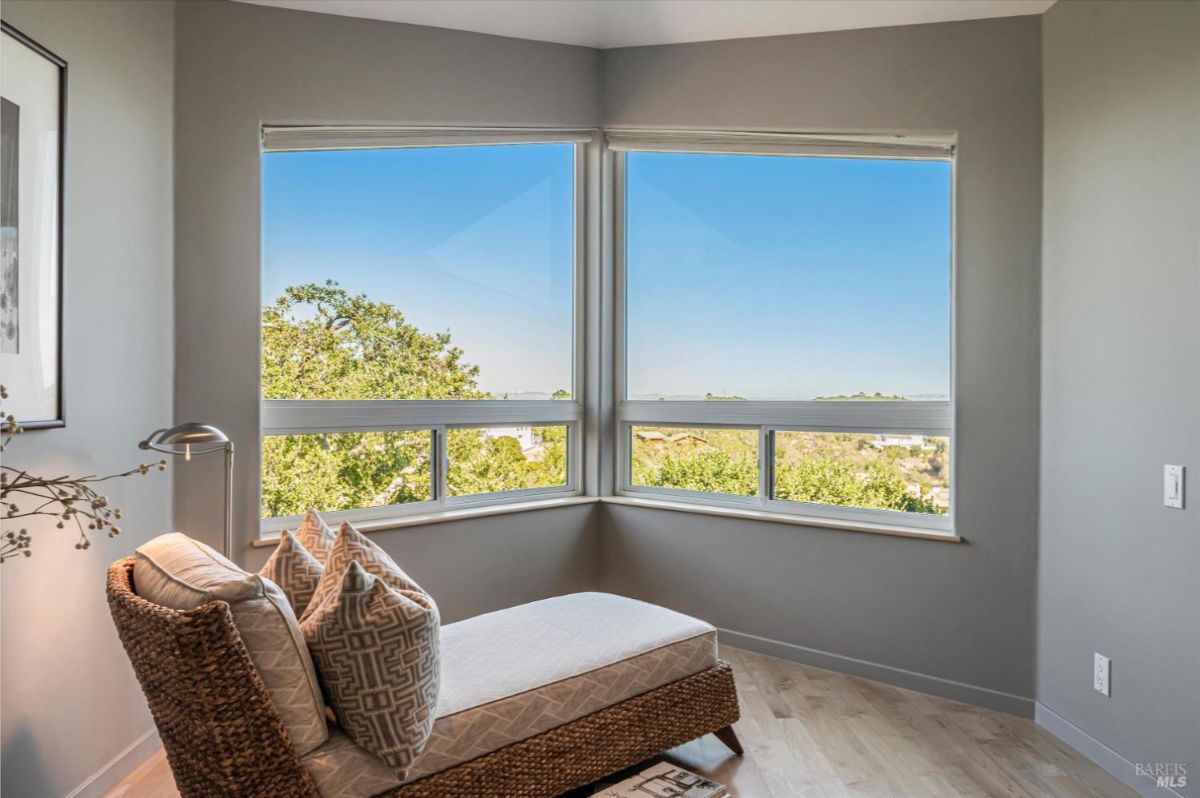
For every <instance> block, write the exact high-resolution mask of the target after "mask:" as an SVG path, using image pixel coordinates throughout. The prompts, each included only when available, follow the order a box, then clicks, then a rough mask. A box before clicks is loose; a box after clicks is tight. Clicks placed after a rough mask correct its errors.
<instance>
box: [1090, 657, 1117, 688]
mask: <svg viewBox="0 0 1200 798" xmlns="http://www.w3.org/2000/svg"><path fill="white" fill-rule="evenodd" d="M1108 674H1109V661H1108V657H1106V656H1104V655H1103V654H1096V661H1095V666H1094V667H1093V668H1092V687H1094V688H1095V689H1096V692H1097V693H1100V694H1101V695H1106V696H1111V695H1112V689H1111V685H1110V684H1109V679H1108Z"/></svg>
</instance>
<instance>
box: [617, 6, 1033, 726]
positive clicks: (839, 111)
mask: <svg viewBox="0 0 1200 798" xmlns="http://www.w3.org/2000/svg"><path fill="white" fill-rule="evenodd" d="M1039 42H1040V40H1039V20H1038V18H1036V17H1013V18H1008V19H997V20H988V21H978V22H958V23H949V24H938V25H914V26H910V27H901V28H880V29H873V30H857V31H847V32H839V33H821V34H809V35H802V36H786V37H777V38H766V39H752V40H740V41H737V40H735V41H724V42H709V43H702V44H683V45H671V46H661V47H640V48H631V49H624V50H611V51H607V52H606V53H605V54H604V55H605V60H604V66H605V72H604V74H605V109H604V122H605V124H608V125H629V126H659V125H661V126H666V127H680V128H688V127H692V128H722V127H728V128H740V129H746V128H753V129H765V130H769V129H783V130H797V129H798V130H822V129H832V130H859V129H861V130H923V131H957V133H958V135H959V155H958V209H957V210H958V273H957V290H958V307H957V316H956V336H957V337H956V347H957V357H956V373H957V386H956V390H957V399H958V406H957V417H956V421H955V423H956V431H957V436H958V437H957V442H956V446H957V454H958V457H957V464H956V466H955V479H956V481H957V485H956V487H955V498H956V500H957V505H958V510H957V512H958V522H957V523H958V531H959V533H960V534H961V535H963V536H964V537H965V538H966V539H967V541H968V542H967V543H966V544H964V545H950V544H946V543H940V542H923V541H914V540H901V539H893V538H885V537H877V536H864V535H859V534H851V533H845V532H834V531H828V530H820V529H805V528H801V527H794V526H782V525H774V524H770V523H762V522H752V521H735V520H724V519H722V520H709V519H706V518H704V517H702V516H696V515H681V514H669V513H665V512H662V511H657V510H645V509H633V508H625V507H621V508H612V507H610V508H607V509H606V518H607V523H606V524H605V526H604V530H603V531H604V536H605V544H604V548H603V553H604V557H605V562H604V574H605V578H606V580H607V581H606V584H607V586H608V587H609V588H610V589H613V590H616V591H618V592H624V593H629V594H632V595H636V596H639V597H641V598H645V599H648V600H651V601H658V602H661V603H664V604H668V605H671V606H675V607H678V608H680V609H683V610H686V611H690V612H694V613H696V614H698V615H701V616H702V617H705V618H708V619H709V620H711V621H713V622H714V623H716V624H717V625H719V626H722V627H725V628H728V629H733V630H736V631H738V632H744V633H749V634H753V635H758V636H761V637H765V638H770V639H772V640H775V641H781V642H783V643H787V644H792V645H793V646H803V647H807V648H810V649H817V650H819V651H824V652H834V653H837V654H840V655H844V656H848V657H854V658H857V659H861V660H867V661H869V662H871V663H876V664H879V665H882V666H887V667H889V668H899V669H905V670H910V671H917V672H919V673H922V674H927V675H931V676H935V677H939V678H942V679H949V680H954V681H957V682H963V683H966V684H968V685H974V686H977V687H981V688H986V689H989V690H995V691H1000V692H1001V693H1005V694H1012V695H1015V696H1019V697H1021V698H1024V699H1029V698H1032V696H1033V670H1034V668H1033V659H1034V574H1035V563H1036V546H1037V538H1036V529H1035V527H1036V522H1037V489H1038V443H1037V441H1038V391H1039V388H1038V323H1039V322H1038V308H1039V305H1038V291H1039V279H1040V277H1039V261H1038V250H1039V242H1040V224H1041V221H1040V217H1041V214H1040V211H1041V179H1042V178H1041V155H1042V153H1041V132H1042V119H1041V69H1040V63H1041V54H1040V43H1039ZM665 562H669V563H671V566H670V568H667V569H664V568H663V567H662V563H665ZM744 642H752V641H744ZM771 650H773V651H776V652H777V653H790V654H791V655H794V656H796V657H798V658H808V659H810V660H812V661H818V662H827V661H828V660H827V659H826V658H823V657H820V656H819V655H818V654H814V653H812V652H805V651H802V650H799V649H788V648H786V647H782V648H781V647H779V646H771ZM844 664H845V665H852V664H853V663H844ZM863 672H870V673H873V674H874V675H876V676H879V677H883V678H892V679H893V680H906V681H907V683H913V682H911V681H910V680H908V678H907V677H906V676H905V675H904V674H898V673H895V672H891V673H889V672H888V671H886V670H881V669H871V668H869V667H868V668H866V670H864V671H863ZM924 687H925V688H926V689H931V690H940V691H942V692H948V693H951V694H958V695H962V691H961V690H959V689H958V688H955V687H953V686H951V685H944V684H941V685H939V684H937V683H932V682H929V681H928V680H926V682H925V683H924ZM973 700H979V701H984V702H990V703H992V704H993V705H1001V706H1005V707H1007V708H1009V709H1013V710H1016V711H1022V712H1029V711H1030V710H1031V704H1030V702H1029V701H1020V700H1018V701H1013V700H1010V699H1007V698H1005V697H1004V696H994V695H989V694H986V693H983V692H980V691H976V692H975V693H974V695H973Z"/></svg>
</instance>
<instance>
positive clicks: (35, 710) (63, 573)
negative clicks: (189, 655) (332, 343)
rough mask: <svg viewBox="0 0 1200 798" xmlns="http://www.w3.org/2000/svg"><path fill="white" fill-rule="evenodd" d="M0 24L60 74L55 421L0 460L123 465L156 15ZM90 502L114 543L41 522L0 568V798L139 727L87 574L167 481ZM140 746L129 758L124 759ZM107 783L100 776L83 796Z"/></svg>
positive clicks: (85, 764) (167, 17)
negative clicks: (106, 512)
mask: <svg viewBox="0 0 1200 798" xmlns="http://www.w3.org/2000/svg"><path fill="white" fill-rule="evenodd" d="M3 17H4V20H5V21H6V22H9V23H11V24H12V25H14V26H15V27H17V28H18V29H19V30H21V31H23V32H24V33H26V34H28V35H29V36H31V37H33V38H34V39H35V40H37V41H38V42H40V43H41V44H43V45H45V46H46V47H48V48H50V49H51V50H53V51H54V52H56V53H58V54H59V55H61V56H62V57H63V58H65V59H66V60H67V62H68V64H69V73H68V78H69V80H68V94H67V96H68V107H67V120H68V128H67V139H66V141H67V168H66V194H65V198H66V215H65V220H66V229H65V232H66V245H65V247H64V252H65V255H66V264H65V265H66V282H65V302H66V313H65V326H66V331H65V337H64V348H65V362H64V371H65V375H66V382H65V384H66V403H67V407H66V410H67V427H66V428H65V429H61V430H48V431H39V432H28V433H26V434H24V435H22V436H21V437H20V438H19V439H18V440H16V441H15V442H14V444H13V446H12V448H11V450H10V451H7V452H5V453H4V455H3V457H4V462H5V463H6V464H7V465H13V466H18V467H21V468H29V469H32V470H36V471H39V472H42V473H44V474H62V473H70V474H75V475H84V474H94V473H104V472H113V471H123V470H125V469H127V468H129V467H131V466H133V465H136V464H137V463H138V462H141V460H142V459H143V457H144V454H143V453H142V452H139V451H138V449H137V445H136V444H137V441H138V440H140V439H141V438H142V437H143V436H144V435H145V434H146V433H147V432H149V431H150V430H152V429H154V428H155V427H156V426H161V425H166V424H168V423H170V421H171V372H172V362H173V358H174V353H173V347H172V343H171V328H172V303H171V282H172V273H171V258H172V250H171V237H172V233H171V226H172V218H171V202H172V168H171V160H172V135H171V130H172V123H171V113H172V93H173V85H172V83H173V78H172V71H173V64H174V45H173V39H174V21H173V17H174V9H173V6H172V5H171V4H169V3H167V4H159V3H137V2H90V3H78V2H50V1H48V0H39V2H36V3H35V2H25V1H24V0H5V2H4V6H3ZM5 46H7V44H6V45H5ZM106 492H107V494H108V496H109V498H110V499H111V500H112V502H113V503H114V504H115V505H117V506H118V507H121V508H122V509H123V510H124V511H125V523H124V524H122V526H123V528H124V531H123V532H122V533H121V535H120V536H119V537H117V538H115V539H112V540H109V539H108V538H106V537H105V536H104V535H100V536H99V537H95V538H93V539H92V543H93V545H92V548H91V549H89V550H87V551H76V550H75V549H74V548H73V544H74V542H75V541H74V538H73V537H72V536H71V535H70V534H69V533H67V532H65V531H58V530H55V529H54V528H53V523H49V524H45V523H36V524H30V525H29V526H30V527H31V531H32V532H33V538H34V546H33V556H32V557H30V558H29V559H21V560H16V561H13V562H8V563H5V564H4V565H3V566H0V568H2V569H3V574H2V576H3V579H2V582H3V585H2V587H0V592H2V606H3V612H2V617H0V630H2V631H0V651H2V652H3V653H2V655H0V685H2V688H0V691H2V692H0V703H2V704H3V721H2V742H0V748H2V750H3V762H2V763H0V773H2V776H0V792H2V793H3V794H4V795H5V796H14V798H15V797H16V796H22V798H43V797H44V796H61V795H64V794H66V793H67V792H69V791H70V790H72V789H74V788H75V787H76V786H77V785H79V784H81V783H82V782H84V781H85V780H87V779H88V778H89V777H90V776H91V775H92V774H93V773H95V772H97V771H98V770H100V769H101V768H102V767H104V766H105V764H106V763H108V762H109V761H110V760H112V759H113V758H114V757H117V756H119V755H120V754H121V753H122V751H123V750H124V749H126V747H127V746H129V745H130V744H131V743H133V742H135V741H137V740H139V739H141V738H142V736H143V735H145V734H146V733H147V732H149V731H150V730H151V728H152V723H151V721H150V715H149V712H148V711H147V710H146V704H145V702H144V701H143V700H142V695H141V691H140V690H139V689H138V686H137V682H136V681H135V680H134V677H133V671H132V669H131V668H130V667H129V663H128V660H127V659H126V658H125V654H124V652H123V651H122V649H121V645H120V643H119V642H118V641H117V636H116V634H115V632H114V630H113V624H112V620H111V619H110V618H109V615H108V608H107V605H106V604H105V602H104V571H105V566H106V565H107V564H108V563H109V562H110V561H111V560H114V559H117V558H118V557H122V556H125V555H126V554H129V553H130V552H131V551H132V550H133V548H134V547H135V546H137V545H139V544H140V543H142V542H143V541H145V540H147V539H149V538H150V537H152V536H154V535H157V534H158V533H160V532H162V531H163V530H164V529H167V528H168V527H169V526H170V523H171V480H170V477H169V475H167V474H158V473H155V474H152V475H150V476H146V477H139V478H134V479H127V480H121V481H117V482H113V483H109V485H108V488H107V491H106ZM9 527H10V525H9V524H5V525H4V528H5V529H8V528H9ZM147 742H148V743H150V744H151V745H152V744H153V742H154V740H153V738H149V739H148V740H147ZM150 750H151V749H150V747H145V748H142V749H135V750H134V751H132V752H131V754H130V756H129V757H128V758H127V761H126V762H125V767H129V766H131V765H133V764H136V763H137V762H139V761H140V760H141V759H144V758H145V757H146V756H147V755H148V753H149V751H150ZM120 772H122V771H120V768H118V769H117V772H115V773H114V774H110V775H120ZM107 786H110V785H109V784H108V783H106V782H105V780H104V778H103V777H102V778H101V779H99V780H98V781H96V782H95V783H93V784H92V785H91V787H92V791H91V794H98V793H99V792H102V791H103V789H104V788H105V787H107Z"/></svg>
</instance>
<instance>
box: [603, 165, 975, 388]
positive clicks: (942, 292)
mask: <svg viewBox="0 0 1200 798" xmlns="http://www.w3.org/2000/svg"><path fill="white" fill-rule="evenodd" d="M626 165H627V179H626V186H627V189H626V192H627V197H626V199H627V203H626V227H625V230H626V235H625V237H626V241H625V251H626V267H625V270H626V281H627V286H626V287H627V291H626V297H627V318H626V325H627V336H628V337H627V350H628V370H627V389H626V390H627V394H628V397H629V398H631V399H660V398H666V399H700V400H702V399H706V398H708V399H759V400H807V399H858V398H870V399H877V398H881V399H888V398H892V399H894V398H906V399H946V398H948V396H949V393H950V253H951V249H950V231H951V165H950V164H949V162H945V161H906V160H883V159H868V158H814V157H790V156H789V157H781V156H751V155H720V154H695V153H646V152H632V153H629V154H628V155H627V156H626Z"/></svg>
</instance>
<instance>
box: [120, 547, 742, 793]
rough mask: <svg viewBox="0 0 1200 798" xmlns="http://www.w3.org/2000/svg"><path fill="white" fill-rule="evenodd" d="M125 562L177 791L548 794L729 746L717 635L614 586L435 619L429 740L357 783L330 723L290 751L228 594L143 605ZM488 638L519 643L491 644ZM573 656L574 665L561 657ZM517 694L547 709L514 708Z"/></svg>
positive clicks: (359, 775) (127, 590) (123, 598)
mask: <svg viewBox="0 0 1200 798" xmlns="http://www.w3.org/2000/svg"><path fill="white" fill-rule="evenodd" d="M133 563H134V559H133V558H127V559H124V560H120V561H118V562H116V563H113V565H112V566H111V567H110V568H109V573H108V602H109V606H110V608H111V611H112V615H113V619H114V621H115V623H116V626H117V630H118V633H119V635H120V638H121V641H122V643H123V644H124V646H125V649H126V651H127V652H128V654H129V658H130V660H131V661H132V663H133V668H134V671H135V672H136V674H137V678H138V680H139V682H140V683H141V686H142V689H143V691H144V692H145V695H146V698H147V701H148V703H149V705H150V710H151V712H152V714H153V716H154V721H155V723H156V725H157V727H158V731H159V735H160V737H161V738H162V741H163V745H164V747H165V748H166V752H167V758H168V760H169V762H170V765H171V769H172V771H173V773H174V776H175V781H176V784H177V786H178V788H179V791H180V793H181V794H182V795H183V796H184V798H201V797H205V798H207V797H209V796H225V797H236V798H289V797H290V796H296V798H301V797H303V798H330V797H331V796H339V798H340V796H342V795H352V794H377V795H383V796H388V798H432V797H434V796H436V797H437V798H473V797H476V796H477V797H478V798H497V797H499V796H505V797H507V796H513V797H516V796H530V797H532V796H539V797H540V796H545V798H550V797H551V796H555V795H560V794H561V793H563V792H565V791H568V790H571V789H573V788H576V787H580V786H583V785H586V784H590V783H591V782H593V781H596V780H597V779H600V778H602V777H604V776H606V775H608V774H610V773H613V772H615V771H618V770H621V769H624V768H626V767H629V766H631V765H634V764H636V763H638V762H641V761H642V760H644V759H646V758H648V757H651V756H654V755H655V754H658V753H660V752H662V751H664V750H666V749H668V748H671V747H673V746H676V745H679V744H681V743H684V742H687V741H688V740H692V739H694V738H697V737H700V736H702V735H705V734H708V733H710V732H715V733H717V735H718V737H719V738H720V739H721V740H722V741H723V742H724V743H725V744H726V745H727V746H729V747H730V748H731V750H733V751H734V753H738V754H740V753H741V749H740V746H739V745H738V743H737V738H736V737H735V736H734V735H733V730H732V728H731V724H733V722H734V721H736V720H737V719H738V702H737V694H736V691H735V688H734V683H733V677H732V673H731V671H730V668H729V666H728V665H727V664H725V663H723V662H720V661H719V660H716V659H715V652H713V650H712V649H713V646H712V643H713V642H714V641H715V638H712V639H709V638H708V637H707V634H708V632H705V633H704V634H696V633H695V632H696V628H697V627H694V626H693V627H687V626H686V624H685V625H684V626H681V627H678V628H673V627H672V624H673V623H674V624H680V623H684V622H691V623H692V624H700V622H698V621H695V620H694V619H688V618H687V617H686V616H680V615H678V614H677V613H670V612H669V611H667V610H663V609H661V608H657V607H652V606H651V605H645V604H642V603H641V602H634V601H631V600H629V599H622V598H619V597H616V596H607V595H606V594H576V595H575V596H566V597H560V598H558V599H549V600H546V601H545V602H535V603H534V604H531V605H524V606H523V607H518V608H513V609H510V610H504V611H501V612H499V613H491V614H489V615H485V616H480V617H479V618H474V619H469V620H468V621H464V622H461V623H459V624H450V625H448V626H445V627H443V634H442V640H443V642H442V651H443V654H442V674H443V675H442V681H443V693H444V694H446V696H448V697H446V698H445V703H446V706H444V707H443V706H442V705H441V704H439V712H438V720H437V725H435V737H434V739H433V740H432V741H431V743H430V746H429V748H427V749H426V751H425V753H423V754H422V755H421V757H420V758H418V760H417V761H416V763H415V764H414V768H413V769H412V770H410V771H409V774H408V777H407V778H408V780H407V781H403V783H400V781H401V780H399V779H395V777H394V774H384V778H387V777H389V776H390V777H391V778H393V779H395V781H396V782H397V783H396V784H395V785H390V786H387V787H386V788H385V789H383V790H381V791H373V792H364V790H365V789H367V787H366V786H364V785H370V784H371V783H372V782H371V779H372V778H374V775H375V774H373V773H372V772H370V771H371V768H370V767H360V766H358V765H352V766H349V767H344V768H342V772H340V773H339V772H337V768H336V767H331V766H329V764H330V762H332V761H334V760H337V759H338V757H339V756H340V755H341V754H342V753H344V752H345V751H346V749H355V751H354V752H357V753H356V755H361V749H357V748H356V746H354V744H353V743H352V742H350V741H349V739H348V738H347V737H346V736H345V735H342V734H340V733H338V732H337V731H336V730H331V737H330V739H329V741H328V742H327V743H325V744H324V745H322V746H321V747H319V748H317V749H316V750H315V751H313V752H311V753H309V754H307V755H305V756H304V757H301V756H300V755H298V754H297V752H296V749H295V748H294V747H293V745H292V740H291V738H289V736H288V732H287V730H286V728H285V725H284V722H283V720H282V719H281V716H280V714H279V712H278V711H277V710H276V707H275V705H274V703H273V702H272V699H271V693H270V692H269V691H268V689H267V686H266V684H265V683H264V681H263V679H262V678H261V676H260V674H259V672H258V670H257V669H256V667H255V665H254V663H253V661H252V660H251V658H250V655H249V653H248V651H247V648H246V645H245V644H244V643H243V639H242V637H241V635H240V634H239V632H238V629H237V627H236V626H235V624H234V620H233V615H232V613H231V611H230V608H229V605H228V604H226V603H225V602H223V601H210V602H209V603H206V604H204V605H203V606H200V607H197V608H196V609H193V610H189V611H179V610H172V609H167V608H165V607H162V606H159V605H157V604H153V603H151V602H149V601H146V600H145V599H142V598H140V597H139V596H138V595H137V594H136V591H135V589H134V585H133ZM598 613H602V614H603V617H604V618H614V619H615V620H614V621H613V627H612V628H611V629H606V628H605V629H599V630H595V629H594V627H595V626H596V618H598V617H601V615H599V614H598ZM622 613H623V614H624V615H622ZM668 616H673V617H674V618H675V619H683V621H678V620H674V621H672V620H671V618H670V617H668ZM622 618H624V620H622ZM547 619H549V620H547ZM573 619H577V620H578V623H574V622H573ZM564 621H572V623H567V624H566V625H567V626H579V627H586V626H590V627H592V628H593V629H594V631H596V632H598V634H599V635H600V639H604V640H607V641H609V642H608V643H605V645H610V644H611V645H612V646H613V647H614V651H616V652H617V653H614V655H613V656H612V657H611V660H612V663H610V664H609V665H605V666H604V667H594V665H595V661H596V655H597V653H598V652H599V651H600V649H599V648H597V647H596V646H590V647H589V646H588V645H576V644H569V648H570V649H571V650H569V651H563V650H561V649H562V648H563V646H564V641H565V638H563V637H562V635H563V634H565V632H564V631H563V628H564ZM630 625H633V626H635V627H636V628H632V629H631V628H628V627H629V626H630ZM701 626H703V627H707V625H703V624H702V625H701ZM514 628H527V629H535V630H537V631H536V632H531V633H536V634H540V635H542V636H543V637H546V638H547V639H546V641H545V642H544V643H543V644H541V648H539V644H537V643H536V641H535V642H528V641H525V642H523V641H521V640H517V641H515V642H514V641H511V636H512V630H513V629H514ZM707 629H708V630H709V631H711V627H707ZM505 635H507V637H503V636H505ZM556 635H557V636H558V637H556ZM656 635H657V637H656ZM502 637H503V639H504V640H506V641H508V642H511V643H512V645H514V646H516V647H517V648H515V649H513V648H508V647H506V646H501V645H500V644H499V641H500V640H501V639H502ZM664 641H666V642H664ZM631 646H633V648H631ZM706 646H707V653H706V651H705V649H706ZM502 649H504V650H502ZM622 650H623V653H621V651H622ZM505 651H507V653H505ZM627 655H629V656H627ZM522 657H524V658H526V660H527V661H529V662H530V663H531V664H532V666H533V667H532V670H533V671H534V673H533V674H532V675H529V676H524V675H522V676H520V677H519V678H514V676H513V674H512V673H511V668H510V666H511V664H512V662H514V661H515V660H516V659H520V658H522ZM572 657H582V658H583V660H582V661H583V663H584V664H583V665H582V666H580V665H579V664H578V663H575V665H574V666H573V665H572V663H571V661H570V660H571V658H572ZM514 658H515V659H514ZM556 658H557V659H558V660H562V662H558V663H556V662H555V661H554V660H555V659H556ZM589 658H590V659H589ZM472 660H474V661H472ZM481 661H482V663H483V664H482V665H481ZM492 663H494V677H495V678H494V680H484V681H486V682H488V683H487V684H484V685H483V686H482V687H481V686H480V684H479V681H480V680H479V679H478V678H475V679H471V678H470V677H471V676H475V677H478V676H479V674H480V673H492V672H493V671H487V670H485V671H481V667H482V668H491V667H492ZM572 667H575V670H574V671H572V670H571V669H572ZM581 668H589V669H590V670H587V672H586V673H581V671H580V669H581ZM614 668H615V669H614ZM681 669H682V670H681ZM687 671H690V672H687ZM680 672H686V675H683V676H682V677H678V674H679V673H680ZM583 677H586V679H583V680H582V681H581V679H582V678H583ZM676 677H678V678H676ZM664 678H671V680H670V681H669V682H665V683H661V682H662V680H663V679H664ZM492 681H494V682H495V684H492V683H491V682H492ZM468 682H472V683H471V684H468ZM656 682H657V683H656ZM648 685H652V686H649V688H648V689H643V688H646V687H647V686H648ZM622 691H624V692H622ZM613 696H619V700H612V697H613ZM525 700H529V701H537V700H540V701H542V702H543V703H544V704H545V707H543V709H542V710H538V711H536V712H533V711H526V707H524V706H523V705H522V704H521V702H522V701H525ZM551 705H552V706H553V713H557V715H558V716H559V717H560V718H561V719H563V720H562V722H558V723H556V724H555V725H548V723H551V722H552V721H548V720H547V717H549V716H548V714H547V713H548V712H550V710H549V709H546V707H550V706H551ZM483 712H486V713H487V714H489V715H490V717H483V715H482V714H481V713H483ZM584 712H586V714H580V713H584ZM528 716H536V717H534V719H533V720H532V721H531V720H530V718H529V717H528ZM539 724H540V725H539ZM439 728H441V738H440V741H439V738H438V733H439V732H438V729H439ZM522 730H524V731H526V732H529V731H530V730H532V733H527V734H526V733H523V731H522ZM352 753H353V752H352ZM350 761H351V762H355V761H357V760H354V759H353V758H351V760H350ZM348 771H353V772H348ZM355 780H357V784H350V782H352V781H355ZM343 788H345V789H343Z"/></svg>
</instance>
